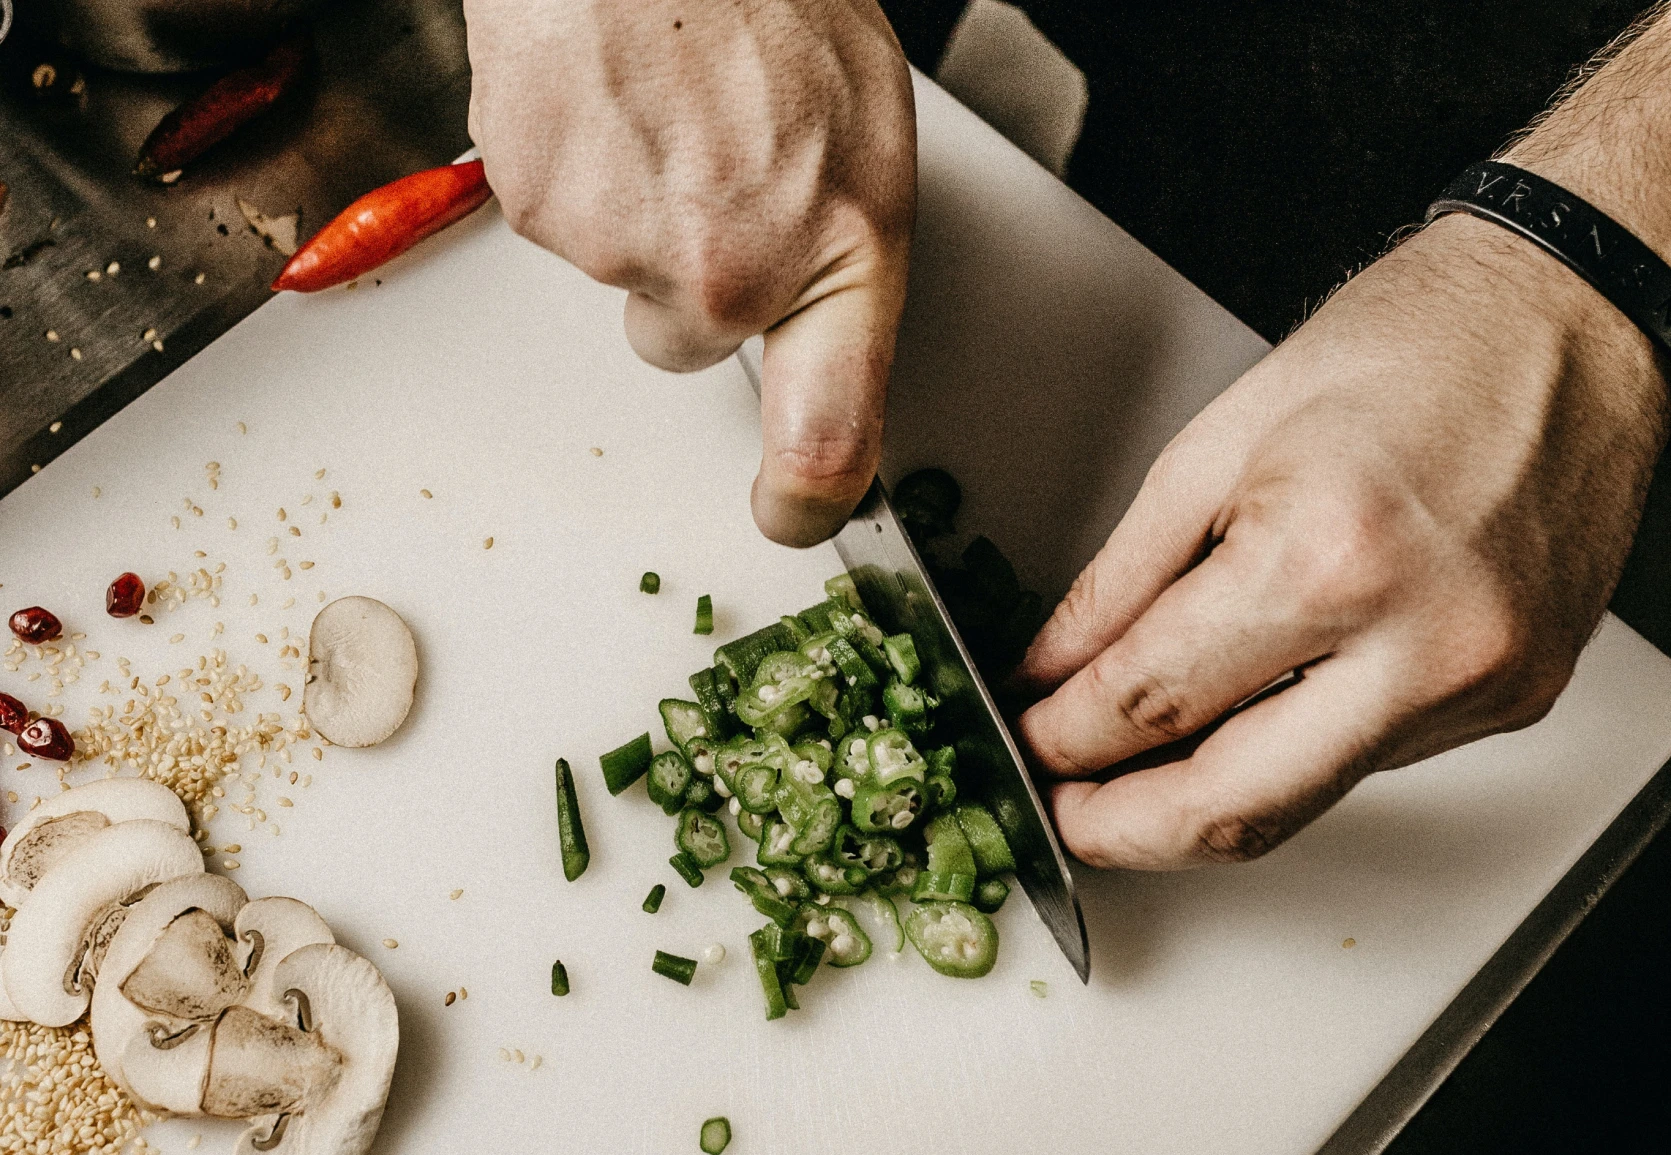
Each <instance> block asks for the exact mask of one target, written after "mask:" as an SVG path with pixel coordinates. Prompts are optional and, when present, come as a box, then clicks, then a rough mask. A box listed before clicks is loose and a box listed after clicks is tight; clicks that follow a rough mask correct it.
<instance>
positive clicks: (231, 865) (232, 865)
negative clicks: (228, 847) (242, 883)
mask: <svg viewBox="0 0 1671 1155" xmlns="http://www.w3.org/2000/svg"><path fill="white" fill-rule="evenodd" d="M221 866H223V867H225V868H226V869H227V870H237V869H238V860H237V859H236V858H227V859H223V860H222V861H221Z"/></svg>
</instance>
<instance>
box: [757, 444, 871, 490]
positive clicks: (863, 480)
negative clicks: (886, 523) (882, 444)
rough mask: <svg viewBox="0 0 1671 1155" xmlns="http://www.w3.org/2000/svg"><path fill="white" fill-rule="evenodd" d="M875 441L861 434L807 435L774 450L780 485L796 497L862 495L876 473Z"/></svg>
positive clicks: (773, 455)
mask: <svg viewBox="0 0 1671 1155" xmlns="http://www.w3.org/2000/svg"><path fill="white" fill-rule="evenodd" d="M874 445H875V443H874V439H873V438H872V437H870V436H868V435H866V434H864V433H862V432H859V431H852V432H847V431H843V432H840V433H810V434H803V435H802V436H800V437H797V438H796V439H795V440H794V441H793V442H791V443H790V444H788V445H784V446H780V447H779V448H777V449H775V450H773V452H772V457H773V461H774V463H775V465H776V466H777V473H778V475H779V478H780V479H781V480H782V481H783V483H784V484H785V485H786V486H787V487H788V488H789V489H790V491H791V492H793V493H794V494H795V495H796V496H804V497H830V496H843V497H845V496H847V495H849V494H851V493H855V492H862V491H863V490H864V487H865V486H867V485H869V484H870V479H871V475H872V474H874V473H875V471H876V460H875V452H874Z"/></svg>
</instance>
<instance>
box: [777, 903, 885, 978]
mask: <svg viewBox="0 0 1671 1155" xmlns="http://www.w3.org/2000/svg"><path fill="white" fill-rule="evenodd" d="M795 928H796V929H797V930H800V931H803V932H804V933H805V934H806V935H807V936H808V937H810V938H815V939H817V940H819V941H820V942H822V943H824V944H826V945H827V946H828V948H829V951H828V955H829V962H830V965H831V966H833V967H856V966H858V965H859V964H860V963H862V962H864V961H865V960H866V959H868V958H869V957H870V951H871V945H870V936H869V935H867V934H866V933H865V932H864V930H863V929H862V928H860V926H859V921H858V919H856V918H854V917H853V914H852V912H851V911H847V910H843V909H842V908H841V907H839V906H808V907H803V908H802V909H801V913H800V914H798V915H796V916H795Z"/></svg>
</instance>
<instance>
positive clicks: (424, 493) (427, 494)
mask: <svg viewBox="0 0 1671 1155" xmlns="http://www.w3.org/2000/svg"><path fill="white" fill-rule="evenodd" d="M418 496H420V497H434V496H435V495H434V494H433V493H431V492H430V491H429V490H427V489H420V490H418Z"/></svg>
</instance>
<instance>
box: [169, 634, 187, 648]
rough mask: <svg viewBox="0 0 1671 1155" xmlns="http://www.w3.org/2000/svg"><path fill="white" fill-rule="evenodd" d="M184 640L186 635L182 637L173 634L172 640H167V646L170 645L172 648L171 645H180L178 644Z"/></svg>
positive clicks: (181, 635)
mask: <svg viewBox="0 0 1671 1155" xmlns="http://www.w3.org/2000/svg"><path fill="white" fill-rule="evenodd" d="M185 640H186V635H184V634H175V635H174V636H173V637H172V638H169V639H168V644H169V645H171V646H172V645H176V644H178V643H180V642H183V641H185Z"/></svg>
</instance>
